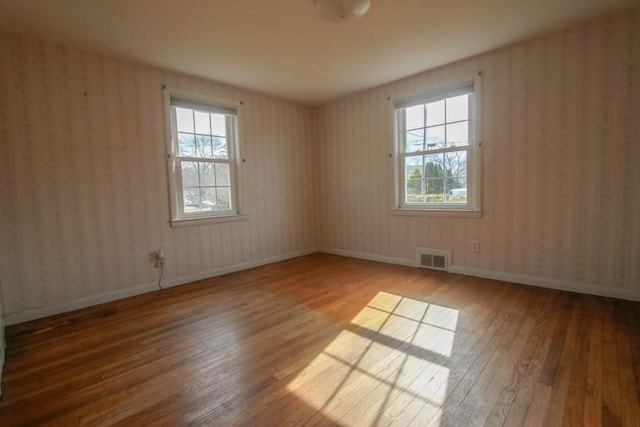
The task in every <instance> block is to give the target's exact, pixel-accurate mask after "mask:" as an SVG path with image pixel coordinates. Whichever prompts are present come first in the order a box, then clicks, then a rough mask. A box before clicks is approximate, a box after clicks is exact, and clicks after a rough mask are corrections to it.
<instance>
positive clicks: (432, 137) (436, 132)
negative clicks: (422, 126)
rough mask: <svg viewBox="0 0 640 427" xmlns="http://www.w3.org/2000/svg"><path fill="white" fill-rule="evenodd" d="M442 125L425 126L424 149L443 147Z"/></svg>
mask: <svg viewBox="0 0 640 427" xmlns="http://www.w3.org/2000/svg"><path fill="white" fill-rule="evenodd" d="M444 141H445V138H444V126H434V127H431V128H427V135H426V149H427V150H436V149H438V148H444V146H445V145H444Z"/></svg>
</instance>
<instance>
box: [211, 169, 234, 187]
mask: <svg viewBox="0 0 640 427" xmlns="http://www.w3.org/2000/svg"><path fill="white" fill-rule="evenodd" d="M215 174H216V185H217V186H218V187H220V186H228V185H231V179H230V171H229V165H228V164H226V163H216V172H215Z"/></svg>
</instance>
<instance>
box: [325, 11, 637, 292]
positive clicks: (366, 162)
mask: <svg viewBox="0 0 640 427" xmlns="http://www.w3.org/2000/svg"><path fill="white" fill-rule="evenodd" d="M477 71H482V74H483V99H482V114H483V116H484V117H483V139H482V140H483V211H484V213H483V216H482V218H480V219H469V218H446V217H433V216H431V217H425V216H422V217H408V216H400V215H393V214H392V213H391V211H390V209H389V208H390V207H391V206H392V204H393V161H394V160H393V159H390V158H389V153H390V152H391V151H392V146H393V141H392V138H393V136H392V120H391V119H392V118H391V114H390V112H389V105H388V102H389V101H387V97H389V96H394V95H396V94H403V93H406V92H407V91H413V90H419V89H420V88H421V87H424V86H427V85H429V84H433V83H436V82H438V81H442V80H450V79H455V78H457V77H462V78H464V77H466V76H469V75H473V73H475V72H477ZM314 114H315V116H314V118H315V123H316V129H317V135H316V137H317V139H318V146H319V147H320V148H321V151H320V156H319V158H320V165H321V168H320V170H321V171H323V172H325V173H321V174H320V176H319V183H320V185H319V190H320V201H319V204H318V207H319V210H320V216H319V218H320V228H319V230H320V231H319V245H320V246H321V247H322V248H326V249H327V250H329V251H334V252H335V251H337V252H338V253H340V251H342V252H346V253H355V254H372V255H375V256H382V257H392V258H400V259H415V253H414V251H415V247H416V246H420V247H430V248H444V249H452V250H453V258H454V259H453V262H454V264H455V265H458V266H464V267H468V268H471V269H474V270H475V271H493V272H504V273H509V274H513V275H523V276H527V277H539V278H548V279H555V280H559V281H566V282H571V283H579V284H585V285H589V286H591V288H592V289H593V286H598V287H613V288H619V289H623V290H624V291H628V292H629V293H634V294H635V295H637V296H640V167H639V165H640V120H639V118H640V11H639V10H638V9H636V10H634V11H631V12H628V13H626V14H622V15H618V16H615V17H612V18H608V19H605V20H602V21H599V22H594V23H591V24H589V25H586V26H582V27H579V28H575V29H571V30H568V31H564V32H561V33H557V34H554V35H550V36H547V37H544V38H539V39H536V40H532V41H528V42H523V43H519V44H516V45H512V46H509V47H506V48H502V49H499V50H496V51H493V52H489V53H486V54H482V55H479V56H476V57H472V58H469V59H467V60H463V61H460V62H457V63H454V64H450V65H447V66H444V67H441V68H438V69H434V70H431V71H426V72H424V73H421V74H418V75H415V76H412V77H410V78H406V79H403V80H400V81H396V82H394V83H391V84H388V85H384V86H380V87H376V88H372V89H369V90H366V91H363V92H360V93H357V94H354V95H352V96H348V97H345V98H343V99H340V100H338V101H335V102H333V103H330V104H328V105H325V106H322V107H321V108H318V109H317V110H316V111H315V112H314ZM472 239H477V240H479V242H480V251H479V252H478V253H475V252H471V250H470V249H471V248H470V243H471V240H472Z"/></svg>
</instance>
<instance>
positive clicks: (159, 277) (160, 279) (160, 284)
mask: <svg viewBox="0 0 640 427" xmlns="http://www.w3.org/2000/svg"><path fill="white" fill-rule="evenodd" d="M163 273H164V262H163V263H162V265H161V266H160V275H159V276H158V287H159V288H160V290H161V291H164V288H163V287H162V274H163Z"/></svg>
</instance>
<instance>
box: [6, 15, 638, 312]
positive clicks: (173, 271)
mask: <svg viewBox="0 0 640 427" xmlns="http://www.w3.org/2000/svg"><path fill="white" fill-rule="evenodd" d="M638 28H640V12H639V10H638V9H636V10H635V11H631V12H628V13H625V14H621V15H618V16H615V17H611V18H608V19H605V20H601V21H598V22H594V23H591V24H589V25H586V26H582V27H579V28H575V29H571V30H568V31H565V32H562V33H557V34H554V35H550V36H547V37H544V38H540V39H537V40H532V41H528V42H523V43H519V44H516V45H512V46H509V47H507V48H503V49H500V50H497V51H493V52H489V53H486V54H483V55H479V56H476V57H473V58H469V59H467V60H464V61H460V62H457V63H454V64H451V65H447V66H445V67H441V68H438V69H435V70H431V71H426V72H424V73H421V74H419V75H416V76H413V77H410V78H406V79H403V80H400V81H397V82H394V83H390V84H388V85H384V86H380V87H376V88H372V89H369V90H366V91H363V92H359V93H357V94H354V95H351V96H347V97H345V98H343V99H340V100H337V101H335V102H332V103H330V104H327V105H325V106H321V107H317V108H311V107H305V106H301V105H298V104H295V103H292V102H288V101H284V100H279V99H276V98H273V97H270V96H267V95H263V94H260V93H256V92H252V91H248V90H244V89H240V88H235V87H230V86H227V85H224V84H220V83H215V82H212V81H208V80H204V79H200V78H196V77H191V76H187V75H184V74H179V73H175V72H171V71H167V70H162V69H159V68H154V67H149V66H145V65H141V64H135V63H131V62H128V61H124V60H118V59H113V58H108V57H104V56H100V55H97V54H93V53H86V52H83V51H80V50H76V49H72V48H67V47H62V46H58V45H54V44H51V43H47V42H41V41H34V40H31V39H26V38H22V37H19V36H13V35H8V34H2V33H0V197H1V200H2V203H1V204H0V239H1V241H2V244H1V245H0V281H1V282H2V292H1V295H0V296H1V297H2V299H3V302H4V314H5V315H8V316H15V315H16V314H18V315H19V314H20V313H24V312H29V311H34V310H35V311H38V310H44V309H46V308H48V307H64V306H65V304H67V303H69V302H73V301H83V300H85V301H86V300H87V298H89V299H90V298H92V297H96V296H100V295H124V294H126V292H128V291H129V290H134V289H139V288H141V287H146V288H145V289H151V288H152V286H153V284H154V283H155V282H157V280H158V270H157V269H155V268H154V266H153V261H152V258H151V252H152V251H154V250H156V249H158V248H160V247H162V248H164V250H165V253H166V260H167V261H166V269H165V276H164V280H165V283H169V284H170V283H180V282H181V281H186V280H188V279H190V278H194V277H204V276H206V275H207V274H209V272H212V271H225V269H226V268H227V269H228V268H232V267H233V266H249V265H253V264H255V263H256V262H260V261H261V260H262V261H264V260H273V259H278V258H283V257H287V256H292V255H295V254H299V253H304V252H306V251H313V250H314V249H315V248H317V247H321V248H324V249H325V250H328V251H338V252H339V251H343V252H346V253H353V254H365V255H366V254H368V255H371V256H374V257H375V256H379V257H390V258H395V259H400V260H403V259H406V260H412V259H414V250H415V247H416V246H426V247H433V248H444V249H451V250H453V257H454V259H453V262H454V264H455V265H456V266H460V267H466V268H470V269H476V270H477V271H492V272H500V273H506V274H514V275H525V276H531V277H539V278H542V279H550V280H559V281H568V282H573V283H579V284H584V285H585V286H586V287H589V286H590V287H591V288H590V289H593V287H594V286H595V287H598V288H603V289H612V288H614V289H621V290H624V291H628V292H631V293H634V294H635V295H640V167H638V166H637V165H638V164H640V143H639V141H640V120H638V119H637V118H638V117H640V30H638ZM478 70H481V71H482V73H483V100H482V105H483V111H482V113H483V133H484V135H483V142H484V148H483V210H484V213H483V216H482V218H480V219H475V218H447V217H409V216H401V215H393V214H392V213H391V211H390V207H391V205H392V203H393V159H390V158H389V152H390V150H391V149H392V132H391V128H392V121H391V119H392V117H391V114H390V108H389V104H388V101H387V97H388V96H393V95H395V94H400V93H406V92H408V91H412V90H419V89H420V88H421V87H423V86H425V85H427V84H430V83H434V82H438V81H441V80H443V79H450V78H452V77H456V76H468V75H470V74H472V73H475V72H477V71H478ZM165 84H166V85H169V86H172V87H178V88H183V89H187V90H192V91H200V92H202V93H205V94H209V95H212V96H216V97H223V98H230V99H236V100H242V101H243V102H244V107H243V124H242V128H241V137H242V149H243V157H245V158H246V159H247V163H246V167H245V170H244V179H245V182H246V188H245V191H246V193H245V194H246V200H247V206H246V207H247V211H248V214H249V219H248V220H246V221H239V222H230V223H220V224H211V225H201V226H193V227H184V228H171V227H170V226H169V222H168V221H169V198H168V189H167V187H168V185H167V171H166V163H165V153H166V152H165V135H164V117H163V104H162V85H165ZM472 239H477V240H479V242H480V252H478V253H475V252H471V251H470V241H471V240H472ZM585 289H587V288H585ZM42 313H44V311H42ZM17 318H18V317H14V318H13V319H14V320H15V319H17Z"/></svg>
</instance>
